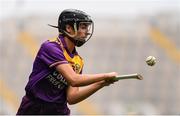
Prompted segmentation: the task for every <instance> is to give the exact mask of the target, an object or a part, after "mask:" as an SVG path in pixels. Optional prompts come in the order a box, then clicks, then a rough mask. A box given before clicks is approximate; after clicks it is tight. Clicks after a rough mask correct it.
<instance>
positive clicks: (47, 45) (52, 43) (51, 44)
mask: <svg viewBox="0 0 180 116" xmlns="http://www.w3.org/2000/svg"><path fill="white" fill-rule="evenodd" d="M41 48H43V49H62V48H61V43H59V42H58V41H56V40H55V39H54V40H53V39H49V40H46V41H44V42H43V43H42V44H41Z"/></svg>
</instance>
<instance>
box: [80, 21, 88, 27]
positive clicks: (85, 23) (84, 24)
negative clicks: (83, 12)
mask: <svg viewBox="0 0 180 116" xmlns="http://www.w3.org/2000/svg"><path fill="white" fill-rule="evenodd" d="M90 24H91V22H80V23H79V25H83V26H88V25H90Z"/></svg>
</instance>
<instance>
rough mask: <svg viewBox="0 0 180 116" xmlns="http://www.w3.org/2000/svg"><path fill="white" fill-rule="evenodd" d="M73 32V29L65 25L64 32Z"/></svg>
mask: <svg viewBox="0 0 180 116" xmlns="http://www.w3.org/2000/svg"><path fill="white" fill-rule="evenodd" d="M72 30H73V28H72V27H71V26H70V25H68V24H67V25H66V31H67V32H68V33H70V32H71V31H72Z"/></svg>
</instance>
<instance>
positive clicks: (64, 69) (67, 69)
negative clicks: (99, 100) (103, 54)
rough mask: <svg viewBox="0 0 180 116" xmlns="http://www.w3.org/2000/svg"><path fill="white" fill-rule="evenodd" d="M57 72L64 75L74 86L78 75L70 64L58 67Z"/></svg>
mask: <svg viewBox="0 0 180 116" xmlns="http://www.w3.org/2000/svg"><path fill="white" fill-rule="evenodd" d="M56 70H57V71H58V72H59V73H60V74H62V76H63V77H64V78H65V79H66V81H67V82H68V83H69V84H70V85H71V86H74V85H75V82H76V79H77V78H76V76H77V75H78V74H76V73H75V72H74V70H73V69H72V67H71V66H70V64H60V65H57V66H56Z"/></svg>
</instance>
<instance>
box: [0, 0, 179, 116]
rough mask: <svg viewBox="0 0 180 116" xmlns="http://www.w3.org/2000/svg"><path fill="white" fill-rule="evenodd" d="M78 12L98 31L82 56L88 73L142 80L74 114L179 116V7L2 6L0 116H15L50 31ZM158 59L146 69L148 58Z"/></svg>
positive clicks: (135, 2) (169, 0)
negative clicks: (64, 15)
mask: <svg viewBox="0 0 180 116" xmlns="http://www.w3.org/2000/svg"><path fill="white" fill-rule="evenodd" d="M66 8H77V9H80V10H84V11H85V12H87V13H88V14H90V15H91V16H92V18H93V20H94V23H95V32H94V35H93V37H92V38H91V40H90V41H89V42H88V43H87V44H86V45H84V46H83V47H81V48H78V51H79V53H80V54H81V56H82V57H83V58H84V60H85V68H84V73H100V72H109V71H117V72H118V73H119V74H128V73H140V74H142V75H143V77H144V80H142V81H137V80H123V81H120V82H118V83H116V84H114V85H113V86H110V87H105V88H103V89H102V90H100V91H98V92H97V93H96V94H94V95H93V96H91V97H89V98H88V99H87V100H85V101H83V102H81V103H79V104H77V105H72V106H70V108H71V109H72V114H102V115H105V114H109V115H110V114H111V115H115V114H116V115H118V114H138V115H139V114H143V115H154V114H161V115H164V114H175V115H177V114H180V102H179V101H180V83H179V82H180V1H179V0H119V1H118V0H96V1H95V0H91V1H90V0H84V1H82V0H0V114H1V115H2V114H15V113H16V111H17V108H18V107H19V104H20V101H21V98H22V96H23V95H24V94H25V92H24V87H25V85H26V83H27V81H28V76H29V74H30V72H31V70H32V63H33V60H34V56H35V55H36V52H37V50H38V48H39V46H40V44H41V43H42V42H43V41H45V40H47V39H49V38H52V37H55V36H57V34H58V31H57V30H56V29H53V28H51V27H49V26H47V24H55V25H56V24H57V19H58V16H59V13H60V12H61V11H62V10H63V9H66ZM149 55H152V56H155V57H156V58H157V64H156V65H155V66H154V67H149V66H147V65H146V63H145V58H146V57H147V56H149Z"/></svg>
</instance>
